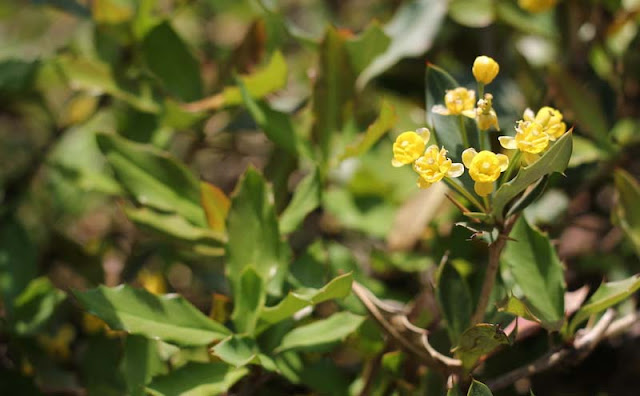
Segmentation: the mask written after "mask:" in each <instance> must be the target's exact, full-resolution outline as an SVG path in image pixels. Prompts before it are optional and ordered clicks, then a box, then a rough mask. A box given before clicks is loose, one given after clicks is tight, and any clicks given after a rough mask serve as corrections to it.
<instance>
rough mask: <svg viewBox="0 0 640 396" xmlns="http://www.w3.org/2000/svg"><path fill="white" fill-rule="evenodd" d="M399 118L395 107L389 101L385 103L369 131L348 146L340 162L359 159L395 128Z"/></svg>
mask: <svg viewBox="0 0 640 396" xmlns="http://www.w3.org/2000/svg"><path fill="white" fill-rule="evenodd" d="M397 120H398V117H397V115H396V112H395V110H394V109H393V106H392V105H391V103H389V102H388V101H383V102H382V105H381V106H380V115H379V116H378V118H376V120H375V121H374V122H373V123H372V124H371V125H369V127H368V128H367V131H366V132H365V133H364V135H362V137H360V138H359V140H358V141H357V142H355V143H353V144H350V145H348V146H347V147H345V149H344V153H342V155H341V156H340V161H342V160H344V159H346V158H349V157H358V156H360V155H363V154H365V153H366V152H367V151H369V149H370V148H371V147H373V145H374V144H376V142H377V141H378V140H380V138H381V137H382V136H384V134H385V132H387V131H388V130H390V129H391V128H393V126H394V125H395V124H396V121H397Z"/></svg>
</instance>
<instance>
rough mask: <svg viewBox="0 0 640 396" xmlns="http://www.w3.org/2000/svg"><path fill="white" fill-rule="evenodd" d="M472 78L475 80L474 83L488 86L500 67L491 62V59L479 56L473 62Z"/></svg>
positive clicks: (493, 61)
mask: <svg viewBox="0 0 640 396" xmlns="http://www.w3.org/2000/svg"><path fill="white" fill-rule="evenodd" d="M471 70H472V71H473V76H474V77H475V78H476V81H478V82H480V83H483V84H485V85H486V84H490V83H491V81H493V79H494V78H496V76H497V75H498V72H499V71H500V65H498V62H496V61H495V60H493V58H489V57H488V56H484V55H483V56H479V57H477V58H476V60H475V61H474V62H473V68H472V69H471Z"/></svg>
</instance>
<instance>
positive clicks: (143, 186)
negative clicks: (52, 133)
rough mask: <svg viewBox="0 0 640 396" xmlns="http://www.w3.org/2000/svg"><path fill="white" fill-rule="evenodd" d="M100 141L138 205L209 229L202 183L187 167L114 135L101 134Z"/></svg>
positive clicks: (99, 135) (104, 151)
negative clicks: (167, 213) (201, 194)
mask: <svg viewBox="0 0 640 396" xmlns="http://www.w3.org/2000/svg"><path fill="white" fill-rule="evenodd" d="M97 139H98V146H99V147H100V150H102V153H103V154H104V155H105V156H106V157H107V160H108V161H109V164H110V165H111V166H112V167H113V170H114V171H115V173H116V176H117V178H118V180H119V181H120V183H122V185H123V187H124V188H125V189H126V190H127V191H129V193H130V194H131V195H133V197H134V198H135V199H136V201H138V202H139V203H140V204H142V205H146V206H150V207H153V208H155V209H159V210H162V211H165V212H170V213H176V214H179V215H181V216H183V217H185V218H186V219H187V220H189V221H190V222H191V223H193V224H195V225H198V226H201V227H205V226H206V224H207V223H206V219H205V216H204V211H203V209H202V206H201V205H200V183H199V182H198V179H197V178H196V177H195V176H194V175H193V174H192V173H191V171H190V170H189V169H188V168H187V167H186V166H184V165H183V164H181V163H180V162H178V161H177V160H176V159H174V158H173V157H171V156H170V155H169V154H167V153H166V152H164V151H161V150H158V149H156V148H154V147H152V146H149V145H144V144H138V143H134V142H131V141H129V140H127V139H124V138H121V137H119V136H117V135H114V134H104V133H100V134H98V135H97Z"/></svg>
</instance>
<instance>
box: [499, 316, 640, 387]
mask: <svg viewBox="0 0 640 396" xmlns="http://www.w3.org/2000/svg"><path fill="white" fill-rule="evenodd" d="M614 317H615V311H614V310H612V309H609V310H607V312H605V314H604V315H603V316H602V318H600V320H599V321H598V323H596V325H595V326H593V328H592V329H590V330H589V331H587V332H585V333H583V334H582V335H578V336H577V337H576V339H575V341H574V342H573V344H571V345H569V346H565V347H563V348H561V349H559V350H555V351H551V352H549V353H547V354H545V355H543V356H541V357H540V358H538V359H536V360H535V361H533V362H532V363H530V364H527V365H525V366H522V367H519V368H517V369H515V370H512V371H510V372H508V373H507V374H504V375H502V376H500V377H498V378H496V379H494V380H492V381H488V382H487V385H488V386H489V388H491V390H493V391H497V390H500V389H503V388H506V387H507V386H509V385H511V384H513V383H514V382H516V381H517V380H519V379H520V378H524V377H530V376H532V375H534V374H537V373H540V372H542V371H546V370H549V369H550V368H553V367H555V366H556V365H558V364H559V363H561V362H563V361H568V360H569V358H571V361H572V363H577V362H579V361H580V360H582V359H584V358H585V357H586V356H587V355H589V353H591V352H592V351H593V349H594V348H595V347H596V346H597V345H598V344H599V343H600V342H601V341H602V340H604V339H607V338H612V337H614V336H616V335H618V334H620V333H622V332H624V331H625V330H627V329H628V328H629V327H631V325H633V324H634V323H635V322H636V320H637V319H638V313H637V312H635V313H633V314H630V315H627V316H625V317H623V318H620V319H618V320H616V321H614V320H613V318H614Z"/></svg>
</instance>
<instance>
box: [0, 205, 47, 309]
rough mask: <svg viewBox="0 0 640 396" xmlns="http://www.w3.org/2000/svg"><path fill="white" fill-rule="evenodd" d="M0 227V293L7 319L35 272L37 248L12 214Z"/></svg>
mask: <svg viewBox="0 0 640 396" xmlns="http://www.w3.org/2000/svg"><path fill="white" fill-rule="evenodd" d="M3 223H4V224H2V226H1V227H0V293H1V294H0V296H2V300H3V302H4V308H5V309H6V310H7V314H8V316H9V318H11V315H12V313H13V309H14V304H15V298H16V297H17V296H18V295H19V294H20V293H21V292H22V291H23V290H24V289H25V287H27V285H28V284H29V282H30V281H31V279H33V278H35V277H36V275H37V270H38V268H37V264H38V263H37V257H36V247H35V246H34V244H33V242H32V241H31V238H30V237H29V234H28V233H27V231H26V230H25V229H24V227H23V226H22V224H20V223H19V222H18V221H16V220H15V219H13V218H11V217H6V218H5V219H3Z"/></svg>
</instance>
